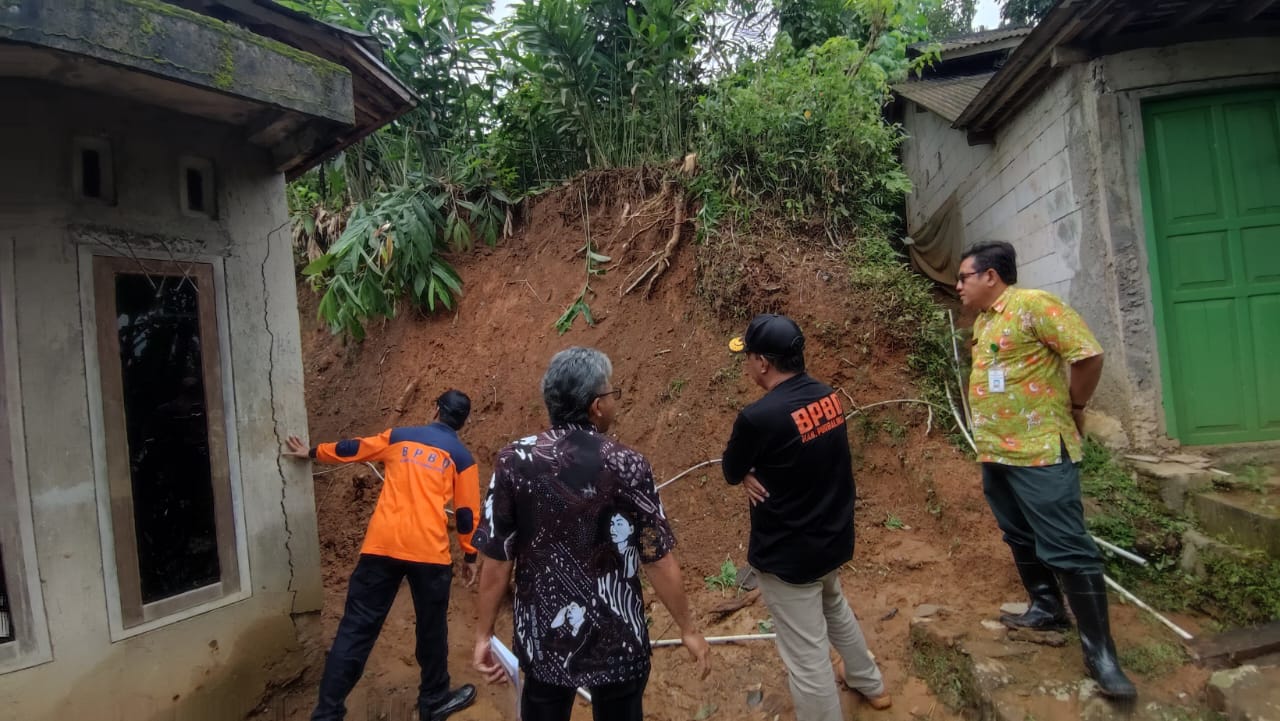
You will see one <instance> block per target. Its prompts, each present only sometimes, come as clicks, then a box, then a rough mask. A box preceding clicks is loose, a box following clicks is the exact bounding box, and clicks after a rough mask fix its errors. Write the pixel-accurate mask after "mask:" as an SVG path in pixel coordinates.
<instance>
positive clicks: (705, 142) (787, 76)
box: [697, 38, 911, 237]
mask: <svg viewBox="0 0 1280 721" xmlns="http://www.w3.org/2000/svg"><path fill="white" fill-rule="evenodd" d="M891 69H901V70H903V71H905V60H904V61H902V62H901V63H897V62H895V63H892V64H890V65H889V67H885V66H883V65H881V64H880V62H878V58H873V57H871V55H870V53H869V52H868V49H867V48H864V47H862V46H860V45H859V44H858V43H857V42H855V41H853V40H850V39H848V38H832V39H830V40H828V41H826V42H825V43H823V44H822V45H820V46H816V47H811V48H809V49H807V50H804V51H802V52H794V51H793V50H792V49H791V47H790V45H789V44H788V43H786V41H785V38H784V39H783V40H781V41H780V42H779V48H778V49H777V50H776V51H775V53H774V54H773V55H771V56H770V57H769V58H767V59H766V60H763V61H760V62H758V63H752V64H750V65H748V66H747V67H745V68H743V69H742V70H740V71H739V72H738V73H736V74H735V75H733V76H731V77H729V78H727V79H725V80H724V81H722V82H721V84H720V86H719V87H717V88H716V90H715V91H714V92H712V93H711V94H710V95H708V96H706V97H704V98H703V99H702V100H701V101H700V102H699V105H698V110H697V117H698V121H699V125H700V127H701V128H702V136H701V139H702V142H701V143H700V150H701V153H702V161H703V162H704V163H705V165H706V166H707V167H708V168H709V169H710V170H711V172H712V174H713V180H714V182H715V183H716V184H717V185H718V188H717V189H718V190H719V191H720V192H721V194H722V195H721V196H720V197H727V198H730V199H732V200H734V201H736V202H738V203H745V204H748V205H750V204H759V205H762V206H765V207H769V208H770V209H772V210H775V211H777V212H779V213H781V214H782V215H783V216H784V217H786V218H788V219H790V220H792V221H797V222H799V221H805V220H808V219H809V218H820V219H822V221H823V225H824V226H825V228H826V230H827V232H828V234H830V235H831V236H832V237H836V236H839V235H843V234H848V233H854V232H857V233H858V234H859V235H861V236H864V237H865V236H868V235H876V234H879V233H881V232H883V230H884V228H885V227H886V226H887V224H888V222H889V220H890V218H891V213H892V209H893V207H894V205H895V204H896V203H897V202H899V201H900V199H901V198H902V196H903V194H905V193H906V192H907V191H909V190H910V189H911V183H910V181H909V180H908V179H907V176H906V174H905V173H903V172H902V168H901V166H900V165H899V163H898V160H897V157H896V151H897V147H898V144H899V142H900V141H901V139H902V132H901V128H899V127H898V126H896V125H890V124H888V123H886V122H884V120H883V116H882V107H883V105H884V103H885V101H886V98H887V95H886V93H887V90H888V80H889V77H890V74H889V73H890V71H891Z"/></svg>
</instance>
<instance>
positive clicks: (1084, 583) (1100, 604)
mask: <svg viewBox="0 0 1280 721" xmlns="http://www.w3.org/2000/svg"><path fill="white" fill-rule="evenodd" d="M1062 582H1063V588H1064V589H1065V590H1066V592H1067V600H1068V601H1069V602H1070V603H1071V611H1072V613H1074V614H1075V616H1076V626H1077V627H1078V628H1079V629H1080V646H1081V648H1082V649H1083V650H1084V667H1085V670H1086V671H1088V673H1089V677H1090V678H1092V679H1093V680H1094V681H1097V682H1098V686H1099V687H1100V688H1101V689H1102V695H1103V696H1107V697H1109V698H1113V699H1116V700H1118V701H1132V700H1133V699H1135V698H1137V697H1138V689H1136V688H1134V687H1133V682H1132V681H1130V680H1129V677H1128V676H1125V675H1124V671H1122V670H1120V661H1119V659H1117V658H1116V644H1115V641H1113V640H1112V639H1111V621H1110V619H1109V618H1108V617H1107V585H1106V582H1105V581H1103V580H1102V574H1101V573H1063V574H1062Z"/></svg>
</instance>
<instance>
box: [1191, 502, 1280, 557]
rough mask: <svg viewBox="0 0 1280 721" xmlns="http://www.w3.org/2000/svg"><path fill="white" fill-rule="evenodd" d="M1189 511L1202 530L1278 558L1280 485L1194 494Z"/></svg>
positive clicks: (1279, 553)
mask: <svg viewBox="0 0 1280 721" xmlns="http://www.w3.org/2000/svg"><path fill="white" fill-rule="evenodd" d="M1191 510H1192V511H1193V513H1194V514H1195V517H1196V522H1197V524H1198V525H1199V526H1200V528H1201V529H1203V530H1204V531H1205V532H1206V533H1208V534H1210V535H1213V536H1216V537H1218V538H1221V539H1222V540H1225V541H1228V542H1230V543H1234V544H1237V545H1240V546H1244V547H1246V548H1253V549H1257V550H1260V551H1264V552H1266V553H1267V555H1269V556H1271V557H1272V558H1280V488H1277V487H1275V486H1271V485H1268V486H1267V487H1266V488H1265V489H1264V490H1263V491H1262V492H1254V491H1247V490H1230V491H1209V492H1201V493H1196V494H1194V495H1193V496H1192V498H1191Z"/></svg>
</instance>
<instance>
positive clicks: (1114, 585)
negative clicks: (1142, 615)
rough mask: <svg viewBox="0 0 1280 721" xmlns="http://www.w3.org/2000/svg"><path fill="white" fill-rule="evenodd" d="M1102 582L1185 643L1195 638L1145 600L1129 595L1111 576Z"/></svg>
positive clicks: (1103, 578)
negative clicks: (1166, 627) (1153, 617)
mask: <svg viewBox="0 0 1280 721" xmlns="http://www.w3.org/2000/svg"><path fill="white" fill-rule="evenodd" d="M1102 580H1104V581H1106V582H1107V585H1108V586H1110V587H1111V588H1112V589H1113V590H1114V591H1115V592H1116V593H1118V594H1120V595H1121V596H1124V597H1125V598H1127V599H1129V600H1130V601H1133V604H1134V605H1135V606H1137V607H1138V608H1140V609H1142V610H1143V611H1146V612H1147V613H1149V614H1151V615H1152V616H1155V617H1156V620H1157V621H1159V622H1160V623H1163V624H1164V625H1166V626H1168V627H1169V628H1170V629H1172V630H1173V632H1174V633H1176V634H1178V636H1179V637H1180V638H1182V640H1184V641H1190V640H1191V639H1193V638H1195V636H1192V635H1191V634H1189V633H1187V632H1186V631H1184V630H1182V628H1181V627H1180V626H1178V624H1176V623H1174V622H1173V621H1170V620H1169V619H1167V618H1165V617H1164V616H1163V615H1162V614H1161V613H1160V612H1159V611H1157V610H1155V609H1154V608H1152V607H1150V606H1148V605H1147V604H1146V603H1144V602H1143V600H1142V599H1141V598H1138V597H1137V596H1135V595H1133V594H1132V593H1129V591H1128V590H1127V589H1125V587H1124V586H1121V585H1120V584H1118V583H1116V582H1115V581H1113V580H1111V577H1110V576H1103V577H1102Z"/></svg>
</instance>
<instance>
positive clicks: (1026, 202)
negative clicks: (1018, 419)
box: [903, 38, 1280, 445]
mask: <svg viewBox="0 0 1280 721" xmlns="http://www.w3.org/2000/svg"><path fill="white" fill-rule="evenodd" d="M1274 43H1275V41H1274V39H1271V38H1243V39H1238V40H1233V41H1231V42H1229V43H1226V42H1218V41H1215V42H1204V43H1187V44H1181V45H1174V46H1169V47H1163V48H1153V49H1146V50H1135V51H1130V52H1125V53H1120V54H1116V55H1111V56H1105V57H1102V58H1099V59H1096V60H1093V61H1091V62H1087V63H1083V64H1080V65H1073V66H1070V67H1067V68H1065V69H1063V70H1062V72H1061V73H1060V74H1059V75H1058V77H1056V78H1055V79H1054V81H1053V82H1052V83H1050V84H1049V86H1048V87H1047V88H1046V89H1045V91H1043V92H1042V93H1040V95H1039V96H1038V97H1036V98H1035V99H1034V100H1033V101H1032V102H1031V103H1029V104H1028V105H1027V106H1025V107H1024V108H1023V109H1022V110H1021V111H1019V112H1018V113H1017V114H1016V115H1015V116H1013V117H1012V118H1010V119H1008V120H1007V121H1006V122H1005V124H1004V125H1003V126H1001V127H1000V129H999V131H998V132H997V134H996V138H995V143H994V144H993V145H982V146H976V147H970V146H969V145H968V143H967V141H966V137H965V133H964V132H963V131H959V130H954V129H952V128H951V127H950V124H949V123H948V122H947V121H945V120H943V119H942V118H940V117H938V116H937V115H935V114H933V113H931V112H922V113H920V112H916V110H915V109H914V108H908V109H907V111H906V113H905V115H904V118H903V122H904V125H905V127H906V129H907V132H908V133H909V135H910V137H909V138H908V140H907V141H906V143H905V144H904V146H903V159H904V165H905V166H906V170H907V173H908V175H910V177H911V179H912V182H913V183H915V185H916V188H915V190H914V191H913V192H912V193H911V194H910V195H909V196H908V198H907V218H908V229H909V230H910V229H913V228H916V227H918V226H919V225H920V224H922V223H923V222H925V221H926V220H927V219H928V218H929V216H930V215H931V214H932V213H933V212H934V210H936V209H937V208H938V207H939V206H940V205H941V204H942V203H943V202H944V201H945V200H946V198H948V197H950V196H951V195H952V194H955V195H956V197H957V198H958V200H959V201H960V212H961V217H962V222H963V226H964V243H965V244H966V245H967V244H969V243H974V242H977V241H980V240H987V239H992V240H1006V241H1009V242H1010V243H1012V244H1013V245H1014V246H1015V247H1016V248H1017V250H1018V256H1019V271H1018V273H1019V284H1020V285H1022V286H1024V287H1032V288H1043V289H1046V290H1049V291H1051V292H1053V293H1056V294H1058V295H1060V296H1062V297H1063V298H1064V299H1065V300H1066V301H1067V302H1069V303H1070V304H1071V305H1072V306H1074V307H1075V308H1076V309H1077V310H1079V311H1080V313H1081V314H1082V315H1083V316H1084V318H1085V320H1086V321H1087V322H1088V323H1089V325H1090V327H1091V328H1092V329H1093V331H1094V333H1095V334H1097V336H1098V339H1099V340H1100V341H1101V342H1102V344H1103V347H1104V348H1105V349H1106V353H1107V363H1106V366H1105V370H1104V373H1103V379H1102V383H1101V385H1100V386H1099V389H1098V393H1097V395H1096V396H1095V402H1094V408H1095V409H1096V410H1098V411H1099V412H1101V413H1102V414H1105V415H1107V416H1110V417H1112V418H1115V419H1118V420H1119V421H1120V426H1121V427H1122V428H1123V429H1124V431H1125V432H1126V435H1127V438H1124V437H1121V438H1118V439H1117V440H1118V441H1119V442H1121V443H1136V444H1141V445H1152V444H1161V443H1166V442H1168V439H1167V438H1166V437H1165V436H1164V432H1165V427H1164V424H1165V419H1164V412H1163V409H1162V404H1161V398H1162V389H1161V384H1160V370H1159V354H1158V351H1157V337H1156V331H1157V329H1156V328H1155V319H1154V315H1153V311H1152V308H1153V306H1152V295H1151V282H1150V275H1149V273H1150V269H1149V267H1148V259H1147V246H1146V243H1147V238H1146V228H1145V225H1144V223H1145V221H1144V218H1143V214H1142V191H1141V187H1140V184H1139V177H1140V172H1139V170H1140V165H1141V162H1142V152H1143V150H1142V142H1143V141H1142V111H1141V103H1142V101H1143V100H1145V99H1149V98H1157V97H1166V96H1171V95H1179V94H1193V93H1206V92H1213V91H1216V90H1226V89H1232V88H1241V87H1248V86H1251V85H1275V84H1277V83H1280V54H1277V53H1276V52H1275V44H1274Z"/></svg>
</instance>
